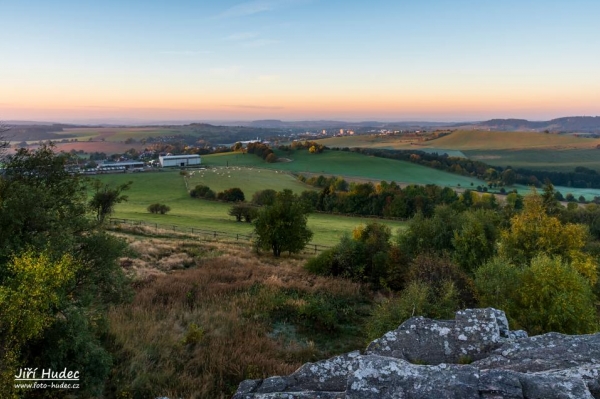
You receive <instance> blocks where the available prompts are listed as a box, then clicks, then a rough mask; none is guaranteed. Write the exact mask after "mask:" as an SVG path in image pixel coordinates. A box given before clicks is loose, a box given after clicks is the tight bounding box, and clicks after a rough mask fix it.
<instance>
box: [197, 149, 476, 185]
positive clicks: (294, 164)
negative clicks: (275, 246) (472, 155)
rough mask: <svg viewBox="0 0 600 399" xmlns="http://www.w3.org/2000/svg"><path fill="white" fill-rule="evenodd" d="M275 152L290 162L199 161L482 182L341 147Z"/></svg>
mask: <svg viewBox="0 0 600 399" xmlns="http://www.w3.org/2000/svg"><path fill="white" fill-rule="evenodd" d="M277 155H278V156H279V157H283V158H287V159H289V160H290V162H276V163H272V164H269V163H266V162H264V161H263V160H262V159H261V158H259V157H258V156H256V155H253V154H241V153H223V154H214V155H207V156H204V157H202V162H203V163H205V164H207V165H210V166H226V165H229V166H250V167H261V168H269V169H275V170H279V171H289V172H295V173H317V174H319V173H323V174H329V175H337V176H345V177H349V178H351V177H357V178H365V179H375V180H385V181H395V182H397V183H414V184H437V185H440V186H445V187H467V186H470V185H471V183H473V184H474V185H475V186H477V185H479V184H481V183H482V182H481V181H480V180H478V179H475V178H471V177H468V176H459V175H455V174H452V173H447V172H443V171H440V170H437V169H433V168H427V167H424V166H421V165H416V164H413V163H410V162H404V161H397V160H393V159H384V158H377V157H371V156H365V155H361V154H356V153H351V152H344V151H325V152H324V153H322V154H310V153H309V152H308V151H306V150H304V151H300V150H298V151H293V152H291V153H290V154H287V153H285V152H277Z"/></svg>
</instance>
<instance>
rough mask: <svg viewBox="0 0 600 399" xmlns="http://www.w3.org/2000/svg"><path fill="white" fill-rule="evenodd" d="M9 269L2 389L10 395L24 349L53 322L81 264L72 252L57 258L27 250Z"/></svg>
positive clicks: (1, 302) (3, 293)
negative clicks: (53, 258)
mask: <svg viewBox="0 0 600 399" xmlns="http://www.w3.org/2000/svg"><path fill="white" fill-rule="evenodd" d="M7 269H8V271H9V272H10V274H11V277H10V278H8V279H7V280H6V281H5V283H4V284H3V285H0V364H2V368H1V370H2V374H1V375H0V391H2V392H4V393H5V394H7V395H9V394H10V392H12V391H13V386H12V385H13V384H14V381H13V376H12V375H13V373H15V372H16V371H17V367H18V366H19V364H18V360H19V359H18V357H19V351H20V349H21V348H22V347H23V346H24V345H25V344H26V343H27V342H29V341H30V340H32V339H35V338H37V337H39V336H40V334H41V333H42V331H44V329H45V328H47V327H49V326H50V325H51V324H52V323H53V321H54V320H55V318H56V317H57V314H56V311H55V309H56V308H57V307H58V305H59V304H60V303H61V302H63V301H65V300H66V299H67V296H68V292H69V288H71V287H72V284H73V280H74V277H75V273H76V271H77V269H78V264H77V263H76V262H75V261H74V260H73V258H72V257H71V256H70V255H68V254H65V255H63V256H62V257H61V258H60V259H59V260H57V261H53V260H52V259H51V258H50V256H49V254H48V253H41V254H35V253H34V252H33V251H27V252H25V253H22V254H21V255H19V256H15V257H13V259H12V260H11V262H10V263H8V265H7Z"/></svg>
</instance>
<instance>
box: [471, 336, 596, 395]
mask: <svg viewBox="0 0 600 399" xmlns="http://www.w3.org/2000/svg"><path fill="white" fill-rule="evenodd" d="M473 365H475V366H477V367H479V368H482V369H502V370H513V371H520V372H523V373H537V374H540V373H544V374H546V375H553V376H563V377H567V378H580V379H582V380H583V381H585V382H586V384H587V385H588V387H589V390H590V391H591V392H592V393H593V394H594V395H595V397H600V371H599V370H600V334H591V335H564V334H558V333H548V334H544V335H538V336H535V337H530V338H525V339H519V340H515V341H512V342H505V343H504V344H503V345H502V346H500V347H499V348H497V349H496V350H494V351H492V352H491V353H490V355H489V356H488V357H487V358H485V359H481V360H479V361H477V362H475V363H473Z"/></svg>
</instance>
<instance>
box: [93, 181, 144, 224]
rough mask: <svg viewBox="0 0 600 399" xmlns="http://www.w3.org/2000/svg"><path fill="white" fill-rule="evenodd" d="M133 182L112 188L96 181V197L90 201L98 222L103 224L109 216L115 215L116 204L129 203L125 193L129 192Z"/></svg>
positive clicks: (94, 185) (94, 184)
mask: <svg viewBox="0 0 600 399" xmlns="http://www.w3.org/2000/svg"><path fill="white" fill-rule="evenodd" d="M132 184H133V182H132V181H130V182H127V183H123V184H120V185H118V186H116V187H112V186H111V185H110V184H105V183H102V182H101V181H100V180H96V181H94V183H93V184H92V186H93V188H94V195H93V196H92V199H91V200H90V206H91V207H92V209H93V210H94V212H95V213H96V220H98V222H100V223H102V222H104V220H105V219H106V217H107V216H110V215H111V214H112V213H113V210H114V207H115V205H116V204H119V203H121V202H124V201H127V196H126V195H124V194H123V191H126V190H129V188H131V185H132Z"/></svg>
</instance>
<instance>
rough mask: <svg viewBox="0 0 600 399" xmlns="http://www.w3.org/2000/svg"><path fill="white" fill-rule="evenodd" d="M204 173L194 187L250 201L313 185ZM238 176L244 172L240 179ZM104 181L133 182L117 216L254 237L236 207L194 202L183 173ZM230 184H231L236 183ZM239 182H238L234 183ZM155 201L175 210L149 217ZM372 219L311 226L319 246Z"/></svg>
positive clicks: (314, 219) (275, 177) (267, 175)
mask: <svg viewBox="0 0 600 399" xmlns="http://www.w3.org/2000/svg"><path fill="white" fill-rule="evenodd" d="M257 158H258V157H257ZM199 172H200V171H196V173H195V174H194V176H191V177H190V178H189V179H190V182H191V183H192V184H206V185H208V186H209V187H211V188H213V189H214V190H215V191H220V190H223V189H226V188H231V187H239V188H241V189H242V191H244V193H245V195H246V197H247V199H250V198H251V196H252V194H253V193H254V192H255V191H257V190H260V189H263V188H273V189H275V190H282V189H284V188H289V189H291V190H293V191H295V192H299V191H302V190H305V189H310V187H309V186H305V185H304V184H302V183H300V182H298V181H296V180H295V179H294V178H293V177H292V176H290V175H289V174H287V173H275V171H268V170H261V171H260V172H258V171H257V170H256V169H253V170H233V169H230V170H225V169H222V170H217V171H216V172H212V171H208V170H207V171H206V172H204V173H205V176H204V177H200V175H199V174H198V173H199ZM226 172H228V174H229V175H231V176H232V177H231V178H228V177H226V176H224V175H223V173H226ZM236 172H240V173H239V175H238V176H236V177H234V175H236ZM251 172H256V174H255V175H254V179H252V178H250V176H251ZM258 175H260V177H258ZM263 176H264V177H263ZM98 178H99V179H100V180H101V181H103V182H105V183H111V184H122V183H126V182H127V181H133V184H132V186H131V189H130V190H129V191H127V192H126V194H127V195H128V197H129V199H128V201H127V202H124V203H121V204H118V205H117V206H116V209H115V213H114V215H113V216H114V217H117V218H125V219H132V220H143V221H145V222H149V223H159V224H163V225H176V226H181V227H194V228H198V229H204V230H215V231H223V232H227V233H234V234H235V233H240V234H250V233H251V232H252V230H253V228H252V225H251V224H249V223H243V222H242V223H238V222H236V221H235V219H234V218H233V217H231V216H229V215H227V211H228V210H229V208H230V207H231V204H227V203H223V202H218V201H207V200H200V199H194V198H191V197H190V195H189V194H188V191H187V188H186V183H185V178H184V177H183V176H181V175H180V174H179V171H161V172H146V173H128V174H124V173H123V174H107V175H101V176H99V177H98ZM261 179H263V180H261ZM261 181H262V182H263V183H265V186H264V187H263V186H261V184H262V183H260V182H261ZM229 182H231V185H230V183H229ZM234 182H236V184H233V183H234ZM155 202H160V203H163V204H167V205H168V206H170V207H171V211H170V212H169V213H168V214H166V215H154V214H151V213H149V212H148V211H147V210H146V208H147V207H148V205H150V204H152V203H155ZM370 220H371V219H365V218H355V217H346V216H337V215H327V214H311V215H310V217H309V220H308V227H309V228H310V229H311V230H312V231H313V233H314V236H313V240H312V241H313V242H314V243H316V244H321V245H334V244H336V243H337V242H338V241H339V238H340V237H341V236H342V234H344V233H351V232H352V230H353V229H354V228H355V227H356V226H358V225H360V224H365V223H368V222H369V221H370ZM378 221H380V222H382V223H385V224H386V225H388V226H390V227H391V228H392V230H394V231H395V230H396V229H398V228H403V227H404V226H405V223H404V222H400V221H391V220H378Z"/></svg>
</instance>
